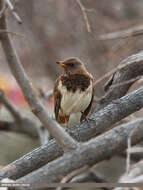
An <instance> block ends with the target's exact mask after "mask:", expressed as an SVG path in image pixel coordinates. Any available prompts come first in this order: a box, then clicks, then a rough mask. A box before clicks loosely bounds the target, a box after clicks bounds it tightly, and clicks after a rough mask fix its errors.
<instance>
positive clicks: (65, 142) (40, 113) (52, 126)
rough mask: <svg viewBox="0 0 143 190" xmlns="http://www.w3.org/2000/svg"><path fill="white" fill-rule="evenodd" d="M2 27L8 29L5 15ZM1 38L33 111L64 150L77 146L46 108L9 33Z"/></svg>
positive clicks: (14, 72) (13, 70) (0, 24)
mask: <svg viewBox="0 0 143 190" xmlns="http://www.w3.org/2000/svg"><path fill="white" fill-rule="evenodd" d="M0 29H4V30H6V29H7V26H6V19H5V16H4V15H3V16H2V18H1V19H0ZM0 39H1V42H2V47H3V50H4V52H5V56H6V58H7V61H8V64H9V67H10V69H11V71H12V73H13V75H14V77H15V78H16V80H17V82H18V84H19V86H20V87H21V89H22V91H23V94H24V96H25V99H26V100H27V102H28V103H29V105H30V107H31V110H32V112H33V113H34V114H35V115H36V116H37V117H38V118H39V119H40V121H41V122H42V123H43V124H44V126H45V127H47V128H48V130H49V132H50V133H51V135H52V136H53V137H55V139H56V140H57V141H58V142H59V144H60V145H61V146H62V147H63V149H64V150H70V149H74V148H75V147H77V143H76V141H75V140H74V139H72V137H70V136H69V135H68V134H67V133H66V132H65V130H64V129H63V128H62V127H61V126H60V125H59V124H58V123H57V122H56V121H54V120H53V119H51V117H50V116H49V114H48V112H47V110H46V108H45V107H44V106H43V105H42V103H41V102H40V101H39V99H38V98H37V96H36V93H35V91H34V89H33V87H32V84H31V82H30V80H29V79H28V76H27V75H26V73H25V71H24V69H23V67H22V65H21V63H20V60H19V58H18V56H17V54H16V52H15V49H14V48H13V46H12V43H11V40H10V38H9V36H8V34H7V33H2V34H1V35H0Z"/></svg>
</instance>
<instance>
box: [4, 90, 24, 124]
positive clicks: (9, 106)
mask: <svg viewBox="0 0 143 190" xmlns="http://www.w3.org/2000/svg"><path fill="white" fill-rule="evenodd" d="M0 102H1V103H2V104H4V105H5V107H6V108H7V109H8V110H9V112H10V113H11V114H12V116H13V118H14V119H15V120H16V121H20V120H21V119H22V116H21V114H20V113H19V111H18V110H17V108H16V107H15V105H14V104H12V103H11V102H10V101H9V100H8V99H7V97H6V96H5V95H4V93H3V92H0Z"/></svg>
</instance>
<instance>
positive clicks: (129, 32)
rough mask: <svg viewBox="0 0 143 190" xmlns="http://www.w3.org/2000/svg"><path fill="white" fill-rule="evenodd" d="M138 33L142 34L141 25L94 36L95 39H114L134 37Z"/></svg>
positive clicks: (142, 28)
mask: <svg viewBox="0 0 143 190" xmlns="http://www.w3.org/2000/svg"><path fill="white" fill-rule="evenodd" d="M140 35H143V25H139V26H135V27H132V28H129V29H126V30H122V31H117V32H112V33H108V34H102V35H99V36H96V39H97V40H114V39H124V38H130V37H136V36H140Z"/></svg>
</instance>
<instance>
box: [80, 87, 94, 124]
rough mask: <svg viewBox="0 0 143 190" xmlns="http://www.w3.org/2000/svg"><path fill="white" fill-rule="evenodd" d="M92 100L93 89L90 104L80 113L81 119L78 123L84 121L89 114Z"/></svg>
mask: <svg viewBox="0 0 143 190" xmlns="http://www.w3.org/2000/svg"><path fill="white" fill-rule="evenodd" d="M93 98H94V89H93V90H92V98H91V101H90V104H89V105H88V107H87V108H86V110H85V111H84V112H83V113H82V115H81V118H80V122H81V121H82V120H84V119H86V116H87V115H88V114H89V112H90V110H91V106H92V102H93Z"/></svg>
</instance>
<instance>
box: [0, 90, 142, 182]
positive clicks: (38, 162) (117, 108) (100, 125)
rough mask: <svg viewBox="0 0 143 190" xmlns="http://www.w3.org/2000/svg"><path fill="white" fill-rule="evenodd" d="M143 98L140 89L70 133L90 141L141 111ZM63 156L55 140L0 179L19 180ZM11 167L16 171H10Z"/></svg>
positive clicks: (19, 161)
mask: <svg viewBox="0 0 143 190" xmlns="http://www.w3.org/2000/svg"><path fill="white" fill-rule="evenodd" d="M142 97H143V88H140V89H138V90H136V91H134V92H132V93H130V94H128V95H126V96H124V97H122V98H121V99H119V100H118V101H114V102H113V103H111V104H109V105H108V106H106V107H105V108H104V109H102V110H99V111H98V112H97V113H94V114H93V115H92V120H89V121H86V122H84V123H82V124H80V125H78V126H76V127H74V128H71V129H69V130H68V132H69V133H70V135H72V136H73V137H74V138H76V139H77V140H78V141H86V140H89V139H90V138H91V137H93V136H97V135H99V134H101V133H103V131H105V130H108V129H110V128H111V126H112V125H113V124H114V123H116V122H118V121H119V120H121V119H123V118H125V117H126V116H128V115H130V114H131V113H133V112H136V111H137V110H139V109H141V108H142V107H143V98H142ZM62 154H63V151H62V149H61V147H60V146H59V145H58V144H57V142H56V141H55V140H51V141H50V142H49V143H48V144H46V145H44V146H41V147H39V148H37V149H35V150H33V151H32V152H30V153H28V154H27V155H25V156H23V157H22V158H20V159H18V160H16V161H14V162H13V163H11V164H9V165H8V166H7V167H4V171H0V178H5V177H9V178H12V179H17V178H19V177H21V176H24V175H26V174H27V173H29V172H31V171H33V170H36V169H37V168H39V167H41V166H43V165H45V164H46V163H48V162H50V161H52V160H54V159H56V158H57V157H59V156H61V155H62ZM11 167H14V168H15V169H14V170H9V168H11Z"/></svg>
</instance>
